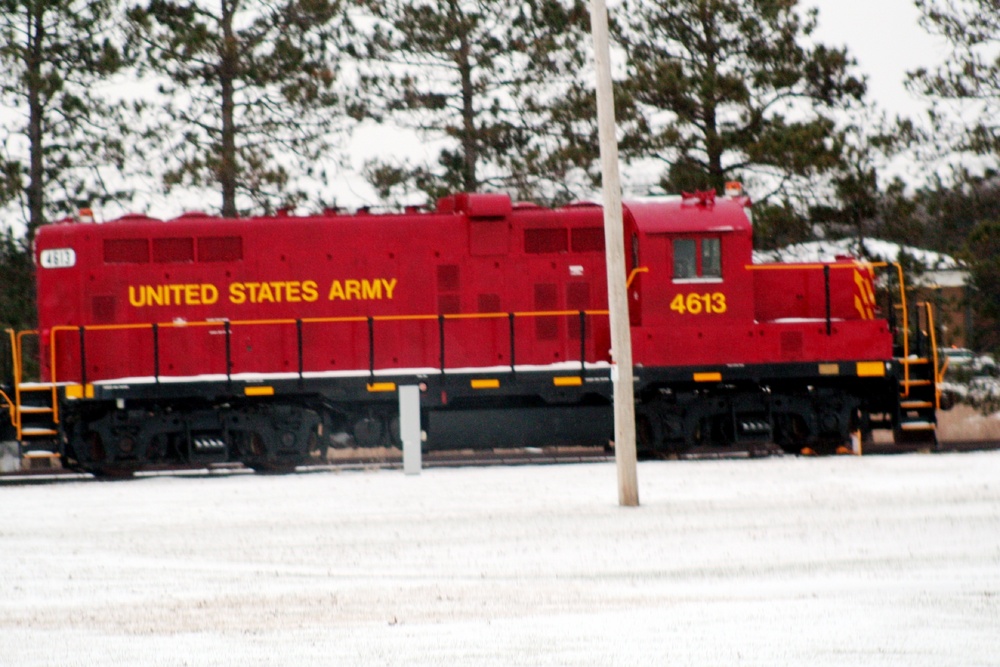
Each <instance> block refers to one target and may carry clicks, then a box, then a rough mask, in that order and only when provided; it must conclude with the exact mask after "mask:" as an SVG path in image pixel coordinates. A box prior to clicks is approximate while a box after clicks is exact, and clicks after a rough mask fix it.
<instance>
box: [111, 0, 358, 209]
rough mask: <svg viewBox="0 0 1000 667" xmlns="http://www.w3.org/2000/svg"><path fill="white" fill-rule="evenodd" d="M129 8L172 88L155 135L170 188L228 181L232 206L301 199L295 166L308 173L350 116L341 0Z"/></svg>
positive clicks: (165, 3)
mask: <svg viewBox="0 0 1000 667" xmlns="http://www.w3.org/2000/svg"><path fill="white" fill-rule="evenodd" d="M128 15H129V20H130V28H131V30H130V34H131V45H132V47H133V48H135V49H136V52H137V54H138V55H141V56H142V61H141V62H142V69H143V71H144V72H150V73H152V74H153V75H156V76H157V77H158V80H159V82H160V93H162V94H163V95H164V96H165V98H166V101H165V104H164V107H163V109H164V112H165V117H163V118H158V119H156V120H155V121H154V122H151V123H150V124H149V126H148V127H147V128H146V130H147V132H146V136H147V138H148V139H149V140H150V142H151V145H152V147H153V148H152V150H153V153H152V155H155V156H162V157H164V158H165V160H166V164H167V165H168V166H167V169H166V171H165V175H164V183H165V185H166V187H167V190H168V191H169V190H170V189H171V188H173V187H176V186H189V187H196V188H205V187H218V188H219V190H220V191H221V195H222V201H221V207H220V208H221V212H222V214H223V215H226V216H234V215H237V214H238V212H239V204H240V203H241V202H242V203H243V205H244V207H245V206H246V205H247V203H248V202H252V203H253V204H254V205H256V206H258V207H261V208H263V209H265V210H271V209H273V208H274V207H276V206H287V205H292V204H294V203H295V201H296V200H297V199H299V198H301V197H302V196H303V195H302V193H301V192H292V191H290V190H289V189H288V188H289V166H290V165H292V164H295V165H296V166H298V167H299V168H300V169H301V173H310V171H311V170H312V169H313V168H314V166H315V164H316V163H317V161H318V160H319V158H320V157H321V156H322V155H323V153H324V151H325V150H326V149H327V148H328V145H327V138H328V136H329V134H330V132H331V130H332V129H333V128H334V127H335V126H336V124H337V122H338V120H339V119H340V118H341V116H340V115H338V112H337V110H336V105H337V103H338V101H339V100H338V96H337V95H336V93H335V91H334V83H335V81H336V78H337V67H338V45H339V44H341V43H342V41H343V31H345V30H347V29H348V28H347V23H346V21H345V14H344V12H343V9H342V6H341V3H340V2H339V0H284V1H281V2H270V1H268V0H221V1H220V2H218V3H216V4H212V5H207V4H205V3H203V2H197V1H196V0H149V2H148V3H147V4H145V5H142V6H134V7H132V8H131V9H130V10H129V12H128ZM241 195H242V196H245V199H240V197H241Z"/></svg>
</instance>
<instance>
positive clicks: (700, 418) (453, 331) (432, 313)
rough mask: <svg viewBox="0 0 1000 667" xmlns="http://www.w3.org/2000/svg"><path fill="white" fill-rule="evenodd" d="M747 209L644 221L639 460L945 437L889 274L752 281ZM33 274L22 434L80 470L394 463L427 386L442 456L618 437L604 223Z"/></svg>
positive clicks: (48, 267)
mask: <svg viewBox="0 0 1000 667" xmlns="http://www.w3.org/2000/svg"><path fill="white" fill-rule="evenodd" d="M749 206H750V204H749V201H748V200H747V199H746V198H744V197H726V198H715V197H714V196H711V195H708V194H704V193H702V194H699V195H696V196H688V197H675V198H662V199H650V200H643V201H633V202H626V203H625V204H624V207H623V211H624V239H625V247H626V256H627V257H626V262H627V270H628V285H629V286H628V297H629V317H630V322H631V327H632V344H633V358H634V362H635V377H636V384H635V391H636V400H637V404H636V413H637V419H638V424H637V426H638V430H637V432H638V434H639V439H640V447H641V448H643V449H645V450H648V451H650V452H683V451H686V450H688V449H691V448H693V447H701V446H708V445H731V444H734V443H738V444H740V446H752V445H754V444H755V443H764V442H766V443H777V444H778V445H780V446H781V447H783V448H785V449H787V450H789V451H799V450H800V449H801V448H804V447H810V448H813V449H817V450H820V449H833V448H835V447H837V446H842V445H844V444H845V443H848V442H849V441H850V439H851V437H852V435H856V434H858V433H860V435H861V437H862V438H863V437H865V436H867V435H868V434H870V433H871V431H872V430H873V429H875V428H890V429H892V430H894V432H895V433H896V434H897V436H898V437H903V436H907V435H909V436H914V435H915V436H916V437H923V438H925V439H930V440H933V437H934V431H933V428H934V408H935V405H936V398H935V383H934V380H935V374H934V371H933V368H934V363H933V360H929V359H922V358H921V357H920V355H919V354H916V355H914V354H911V352H913V351H912V350H910V349H909V347H910V345H909V341H903V340H901V339H903V338H905V336H901V335H899V334H900V332H903V333H905V330H906V327H898V326H897V325H896V322H895V320H894V318H892V317H890V318H887V319H883V318H880V317H879V312H878V311H879V310H882V311H884V310H885V308H887V307H888V308H889V309H890V312H889V315H893V312H892V307H891V306H890V305H883V306H881V307H880V306H879V305H878V304H877V303H876V301H878V299H877V298H876V281H875V276H874V270H873V267H872V266H871V265H869V264H865V263H861V262H858V261H855V260H852V259H849V258H845V259H838V260H837V261H834V262H831V263H827V264H822V265H819V264H816V265H812V264H757V265H755V264H753V262H752V258H751V249H752V225H751V217H750V208H749ZM35 252H36V260H37V266H38V274H37V275H38V319H39V332H38V333H39V339H40V349H41V354H40V362H41V367H42V375H43V377H42V380H43V382H42V383H37V384H35V385H30V386H29V385H26V384H24V383H20V384H19V387H20V389H19V391H18V397H17V400H16V403H17V407H18V408H21V409H20V411H19V413H18V414H19V418H18V419H17V421H18V426H19V431H20V433H19V435H20V436H21V438H22V439H26V437H27V435H29V434H32V433H38V434H42V433H47V434H48V435H50V436H51V435H53V434H54V435H56V436H57V444H58V448H59V452H60V454H61V455H62V456H63V458H64V459H65V460H66V462H67V463H68V464H69V465H71V466H76V467H79V468H81V469H84V470H90V471H95V472H122V471H125V472H127V471H129V470H134V469H136V468H139V467H142V466H145V465H149V464H199V463H205V464H209V463H216V462H231V461H240V462H243V463H245V464H247V465H249V466H252V467H254V468H257V469H287V468H289V467H292V466H294V465H296V464H298V463H301V462H303V461H304V460H306V458H307V457H308V456H309V454H310V453H313V454H315V453H316V452H321V451H322V450H324V449H325V448H326V447H328V446H330V445H331V444H332V443H340V444H343V443H345V442H347V443H353V444H355V445H357V446H361V447H367V446H378V445H392V444H394V442H396V440H397V438H398V428H397V426H396V412H397V403H396V395H395V391H396V389H397V387H398V386H400V385H403V384H419V385H420V387H421V389H422V393H421V411H422V423H423V424H424V428H425V430H426V435H427V438H426V443H425V446H426V447H427V448H449V447H458V448H489V447H499V446H505V447H510V446H544V445H559V444H578V445H606V444H607V442H608V439H609V436H610V434H611V433H612V430H613V429H612V410H611V403H610V401H611V382H610V377H609V369H610V363H609V360H610V357H609V346H610V342H609V341H610V336H609V330H608V320H607V310H606V309H607V284H606V274H605V261H604V259H605V255H604V231H603V214H602V209H601V208H600V207H599V206H596V205H592V204H579V205H572V206H567V207H564V208H559V209H547V208H542V207H539V206H536V205H531V204H513V203H512V202H511V200H510V198H509V197H507V196H505V195H501V194H457V195H454V196H450V197H446V198H444V199H442V200H440V201H439V202H438V203H437V206H436V208H435V209H434V210H431V211H422V210H415V209H414V210H407V211H406V212H404V213H397V214H378V215H376V214H370V213H368V212H366V211H358V212H356V213H354V214H352V215H342V214H339V213H338V212H336V211H327V212H325V213H323V214H321V215H312V216H302V217H299V216H293V215H289V214H286V213H281V214H278V215H276V216H269V217H255V218H242V219H221V218H217V217H212V216H208V215H204V214H197V213H192V214H186V215H183V216H181V217H179V218H177V219H174V220H169V221H161V220H156V219H152V218H147V217H144V216H126V217H123V218H121V219H118V220H114V221H110V222H105V223H103V224H94V223H83V222H66V223H63V224H53V225H49V226H46V227H43V228H42V229H40V230H39V233H38V236H37V241H36V250H35ZM880 289H881V288H880ZM900 291H901V292H902V290H900ZM911 319H912V318H911ZM897 329H898V330H899V331H897ZM18 341H20V339H18ZM904 344H905V345H906V347H907V349H902V346H903V345H904ZM16 347H18V348H19V347H20V345H19V344H18V345H16ZM929 349H930V348H929ZM39 389H42V390H41V391H40V390H39ZM32 390H34V391H32ZM50 395H51V400H47V401H45V400H43V401H39V400H37V399H38V398H39V397H48V396H50ZM31 396H34V397H35V399H36V400H35V401H34V403H35V405H32V404H31V403H32V401H31V400H28V398H26V397H31ZM38 403H42V406H41V407H38ZM46 406H47V407H48V408H49V409H50V412H45V409H46ZM34 414H40V415H45V416H44V417H41V418H40V420H45V421H47V422H48V423H44V424H40V425H39V418H36V424H35V425H36V426H39V428H36V429H35V430H32V425H31V419H32V415H34Z"/></svg>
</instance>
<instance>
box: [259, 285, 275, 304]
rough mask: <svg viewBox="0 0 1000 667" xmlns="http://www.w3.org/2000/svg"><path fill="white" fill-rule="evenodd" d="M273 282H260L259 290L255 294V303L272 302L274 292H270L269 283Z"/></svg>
mask: <svg viewBox="0 0 1000 667" xmlns="http://www.w3.org/2000/svg"><path fill="white" fill-rule="evenodd" d="M273 284H274V283H261V284H260V292H259V293H258V295H257V303H264V302H265V301H267V302H268V303H274V294H273V293H272V292H271V285H273Z"/></svg>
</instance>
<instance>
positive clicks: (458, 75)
mask: <svg viewBox="0 0 1000 667" xmlns="http://www.w3.org/2000/svg"><path fill="white" fill-rule="evenodd" d="M363 4H364V5H366V6H367V7H368V9H369V11H370V12H371V13H372V14H373V15H374V16H375V17H376V18H377V20H378V21H377V23H376V25H375V27H374V29H373V30H372V31H371V33H370V34H369V36H368V39H367V40H366V42H365V44H364V46H363V47H362V49H363V50H362V51H361V54H362V55H363V56H364V58H365V61H364V62H365V64H366V69H365V73H364V76H363V78H362V87H361V93H362V99H361V102H360V104H362V105H363V106H364V108H365V111H366V114H367V115H369V116H370V117H373V118H375V119H377V120H382V121H388V120H391V121H393V122H395V123H396V124H397V125H399V126H401V127H404V128H409V129H412V130H416V131H417V132H418V133H419V134H420V135H421V137H422V138H423V139H424V140H426V141H427V142H428V143H430V142H439V143H440V144H441V145H442V147H441V148H440V149H438V150H436V158H435V159H434V161H432V162H431V163H416V164H413V163H409V162H407V161H405V160H402V159H397V160H392V159H376V160H373V161H372V162H371V163H370V164H369V165H368V168H367V175H368V177H369V180H370V181H371V182H372V183H373V185H375V187H376V189H377V190H378V191H379V194H380V195H381V196H382V197H383V198H391V197H393V196H395V195H398V194H400V193H402V192H410V191H412V190H413V189H416V190H419V191H422V192H424V193H425V194H426V195H427V196H428V197H430V198H434V197H436V196H440V195H442V194H446V193H448V192H455V191H476V190H480V189H487V190H501V191H505V192H510V193H511V194H512V195H514V196H516V197H519V198H521V199H539V200H542V201H562V200H566V199H569V198H572V197H573V196H575V195H577V194H578V191H579V190H580V188H581V187H582V186H583V184H587V185H589V184H590V182H591V177H592V174H591V173H590V169H591V168H592V166H593V163H594V160H595V159H596V156H597V153H596V144H591V143H589V138H588V134H587V133H589V132H590V126H589V124H588V121H587V117H588V115H589V116H591V117H592V116H593V114H594V111H593V102H592V95H593V94H592V93H591V94H590V96H589V97H588V96H586V95H580V93H579V91H580V88H579V76H580V72H581V70H583V69H584V67H585V64H586V62H587V55H586V51H585V50H584V46H585V44H586V41H585V40H586V39H587V35H588V33H587V30H588V29H589V28H588V21H589V14H588V12H587V9H586V6H585V4H584V3H583V2H582V0H568V1H565V0H517V1H515V0H443V1H442V2H430V1H428V0H363Z"/></svg>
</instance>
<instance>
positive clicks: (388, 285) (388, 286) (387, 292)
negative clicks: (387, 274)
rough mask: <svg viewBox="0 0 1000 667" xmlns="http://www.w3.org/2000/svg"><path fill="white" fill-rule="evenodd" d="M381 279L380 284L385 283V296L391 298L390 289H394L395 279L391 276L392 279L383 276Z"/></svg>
mask: <svg viewBox="0 0 1000 667" xmlns="http://www.w3.org/2000/svg"><path fill="white" fill-rule="evenodd" d="M381 280H382V284H383V285H385V298H387V299H391V298H392V291H393V290H394V289H396V279H395V278H393V279H392V280H386V279H385V278H382V279H381Z"/></svg>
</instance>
